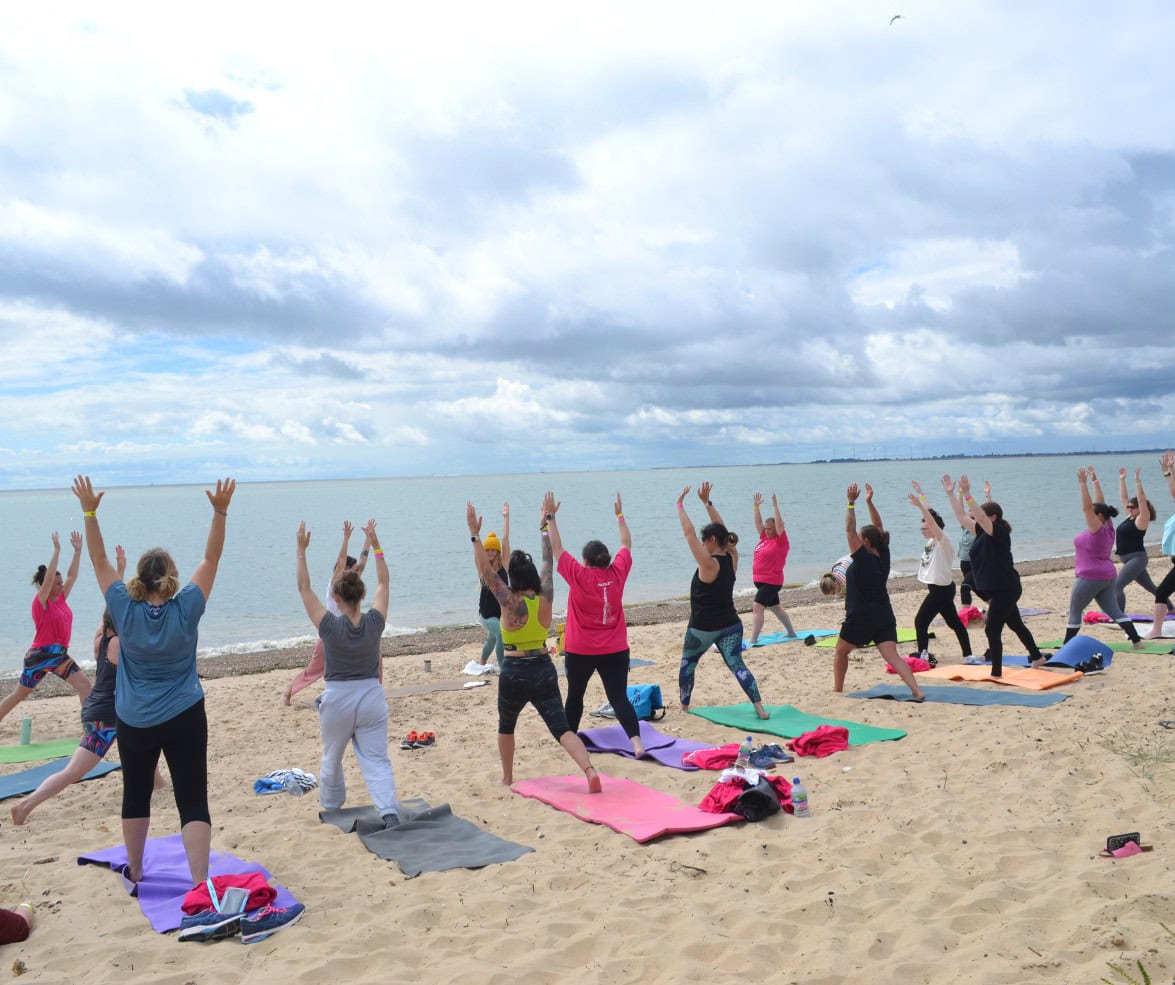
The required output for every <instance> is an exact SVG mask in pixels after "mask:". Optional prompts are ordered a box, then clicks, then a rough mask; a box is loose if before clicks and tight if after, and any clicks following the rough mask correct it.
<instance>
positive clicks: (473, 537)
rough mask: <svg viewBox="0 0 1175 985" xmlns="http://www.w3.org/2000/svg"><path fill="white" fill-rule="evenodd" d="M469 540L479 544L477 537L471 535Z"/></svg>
mask: <svg viewBox="0 0 1175 985" xmlns="http://www.w3.org/2000/svg"><path fill="white" fill-rule="evenodd" d="M469 539H470V540H471V541H472V542H473V543H475V544H476V543H477V537H475V536H474V535H473V534H470V535H469Z"/></svg>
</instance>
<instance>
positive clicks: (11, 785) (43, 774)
mask: <svg viewBox="0 0 1175 985" xmlns="http://www.w3.org/2000/svg"><path fill="white" fill-rule="evenodd" d="M74 748H77V747H76V746H75V747H74ZM68 764H69V760H68V759H55V760H53V762H51V763H42V764H41V765H40V766H34V767H33V768H32V769H29V770H21V771H20V772H19V773H9V774H8V775H7V776H0V800H7V799H8V798H9V797H19V796H21V795H22V794H26V793H32V792H33V791H34V790H36V789H37V787H39V786H40V785H41V784H42V783H43V782H44V781H45V779H46V778H47V777H50V776H52V775H53V774H54V773H60V772H61V771H62V770H63V769H65V767H66V766H67V765H68ZM121 768H122V767H121V766H120V765H119V764H118V763H99V764H98V765H97V766H95V767H94V768H93V769H92V770H90V772H89V773H87V774H86V775H85V776H83V777H82V780H83V781H85V780H93V779H95V778H97V777H99V776H105V775H106V774H107V773H111V772H113V771H114V770H117V769H121Z"/></svg>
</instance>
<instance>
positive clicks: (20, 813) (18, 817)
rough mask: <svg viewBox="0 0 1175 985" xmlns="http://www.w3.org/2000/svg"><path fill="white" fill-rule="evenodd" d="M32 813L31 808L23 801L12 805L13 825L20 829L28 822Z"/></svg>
mask: <svg viewBox="0 0 1175 985" xmlns="http://www.w3.org/2000/svg"><path fill="white" fill-rule="evenodd" d="M31 811H32V808H31V807H25V806H24V801H23V800H18V801H17V802H16V803H15V804H13V805H12V823H13V824H15V825H17V826H18V827H19V826H20V825H22V824H24V823H25V821H27V820H28V816H29V813H30V812H31Z"/></svg>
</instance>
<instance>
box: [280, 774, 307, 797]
mask: <svg viewBox="0 0 1175 985" xmlns="http://www.w3.org/2000/svg"><path fill="white" fill-rule="evenodd" d="M282 786H283V787H284V788H285V791H286V793H288V794H289V795H290V796H291V797H301V796H302V794H304V793H305V792H306V791H305V790H303V789H302V784H300V783H299V782H298V781H297V779H296V778H295V777H294V776H287V777H286V778H285V779H284V780H282Z"/></svg>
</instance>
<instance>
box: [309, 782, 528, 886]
mask: <svg viewBox="0 0 1175 985" xmlns="http://www.w3.org/2000/svg"><path fill="white" fill-rule="evenodd" d="M318 817H319V820H321V821H322V823H323V824H333V825H335V827H337V828H338V829H339V830H340V831H343V832H345V833H347V834H350V833H351V832H353V831H355V832H358V834H359V840H360V841H361V842H363V844H364V846H365V847H366V848H367V850H368V851H369V852H372V853H373V854H375V855H378V856H379V857H380V858H382V859H385V860H387V861H391V862H395V863H396V865H398V866H399V867H400V871H401V872H403V873H404V875H406V876H408V877H409V878H411V877H413V876H418V875H420V873H422V872H444V871H445V869H480V868H481V867H482V866H484V865H494V864H496V863H500V862H513V861H514V860H515V859H516V858H519V857H520V856H522V855H525V854H526V853H527V852H533V851H534V849H533V848H527V847H526V846H525V845H516V844H515V843H514V842H512V841H506V840H505V839H504V838H499V837H498V836H497V835H492V834H490V833H489V832H488V831H483V830H482V829H481V828H479V827H478V826H477V825H475V824H472V823H471V822H469V821H466V820H465V819H464V818H460V817H457V815H456V814H454V813H453V811H452V809H451V808H450V807H449V805H448V804H438V805H437V806H436V807H429V806H428V804H427V803H425V802H424V801H423V800H405V801H402V802H401V803H400V825H399V827H396V828H392V829H391V830H387V831H385V830H384V826H383V822H382V821H381V820H380V817H379V815H378V814H377V813H376V812H375V808H374V807H372V806H370V805H368V806H367V807H342V808H339V809H338V810H332V811H320V812H319V814H318Z"/></svg>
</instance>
